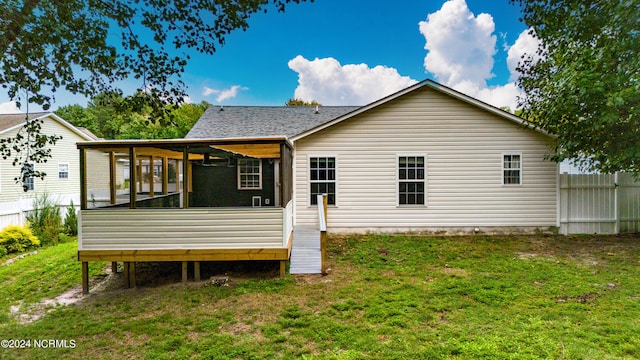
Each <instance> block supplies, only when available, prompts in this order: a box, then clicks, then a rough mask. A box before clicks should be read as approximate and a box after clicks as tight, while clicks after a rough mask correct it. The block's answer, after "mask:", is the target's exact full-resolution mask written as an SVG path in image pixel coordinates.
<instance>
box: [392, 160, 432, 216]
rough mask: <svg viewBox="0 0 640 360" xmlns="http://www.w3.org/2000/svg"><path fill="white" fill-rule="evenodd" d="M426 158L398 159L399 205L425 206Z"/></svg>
mask: <svg viewBox="0 0 640 360" xmlns="http://www.w3.org/2000/svg"><path fill="white" fill-rule="evenodd" d="M425 187H426V186H425V161H424V156H400V157H398V204H399V205H425V198H426V196H425Z"/></svg>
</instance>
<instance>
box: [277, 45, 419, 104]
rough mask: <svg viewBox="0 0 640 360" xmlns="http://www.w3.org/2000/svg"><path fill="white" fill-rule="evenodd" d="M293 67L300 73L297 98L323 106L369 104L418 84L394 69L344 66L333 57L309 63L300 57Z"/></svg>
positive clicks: (356, 65)
mask: <svg viewBox="0 0 640 360" xmlns="http://www.w3.org/2000/svg"><path fill="white" fill-rule="evenodd" d="M289 68H290V69H291V70H293V71H295V72H297V73H298V87H297V88H296V90H295V93H294V97H295V98H297V99H301V100H304V101H313V100H315V101H317V102H319V103H321V104H323V105H365V104H368V103H370V102H373V101H375V100H378V99H380V98H383V97H385V96H387V95H390V94H392V93H394V92H396V91H398V90H401V89H404V88H406V87H408V86H410V85H413V84H415V83H416V82H417V81H416V80H413V79H411V78H410V77H408V76H400V74H398V71H397V70H396V69H394V68H390V67H386V66H376V67H373V68H370V67H369V66H368V65H367V64H346V65H341V64H340V62H338V60H336V59H334V58H331V57H329V58H323V59H318V58H316V59H315V60H307V59H305V58H304V57H303V56H301V55H298V56H296V57H295V58H293V59H291V60H290V61H289Z"/></svg>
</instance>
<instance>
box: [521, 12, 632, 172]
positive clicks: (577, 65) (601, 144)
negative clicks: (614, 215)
mask: <svg viewBox="0 0 640 360" xmlns="http://www.w3.org/2000/svg"><path fill="white" fill-rule="evenodd" d="M511 2H512V3H516V4H520V5H521V7H522V11H523V20H524V21H525V23H526V24H527V25H528V26H530V27H531V28H532V34H534V35H535V37H537V38H539V39H540V40H541V45H540V47H539V49H538V54H537V57H539V58H540V60H536V59H534V58H533V57H530V58H525V59H523V61H521V63H520V66H519V70H520V71H521V72H522V73H523V75H522V77H521V78H520V80H519V85H520V86H521V87H522V88H523V89H524V91H525V93H526V97H523V98H522V99H521V105H522V106H523V109H524V116H525V117H526V118H528V119H529V120H530V121H532V122H535V123H536V124H538V125H539V126H540V127H541V128H543V129H545V130H547V131H548V132H550V133H552V134H555V135H557V136H558V139H557V148H556V150H557V154H556V155H555V156H554V157H553V160H556V161H561V160H563V159H571V158H576V159H577V160H578V165H580V166H582V167H583V168H587V169H590V170H600V171H603V172H614V171H620V170H622V171H630V172H634V173H635V174H638V172H639V171H640V106H639V104H640V56H638V44H640V31H639V24H638V19H640V6H638V3H637V1H629V0H616V1H606V0H598V1H587V2H585V1H573V0H511Z"/></svg>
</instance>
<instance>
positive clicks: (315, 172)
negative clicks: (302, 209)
mask: <svg viewBox="0 0 640 360" xmlns="http://www.w3.org/2000/svg"><path fill="white" fill-rule="evenodd" d="M309 171H310V173H309V179H310V183H309V185H310V187H311V192H310V194H311V199H310V200H311V205H317V204H318V195H322V194H327V203H328V204H329V205H335V204H336V158H335V157H312V158H310V162H309Z"/></svg>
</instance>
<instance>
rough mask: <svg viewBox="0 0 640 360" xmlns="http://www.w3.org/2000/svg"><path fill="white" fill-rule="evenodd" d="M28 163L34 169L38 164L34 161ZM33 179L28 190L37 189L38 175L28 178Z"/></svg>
mask: <svg viewBox="0 0 640 360" xmlns="http://www.w3.org/2000/svg"><path fill="white" fill-rule="evenodd" d="M28 165H30V166H31V169H32V170H34V171H35V170H36V164H34V163H28ZM28 179H30V180H31V188H27V192H29V191H36V177H35V176H31V177H30V178H28Z"/></svg>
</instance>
